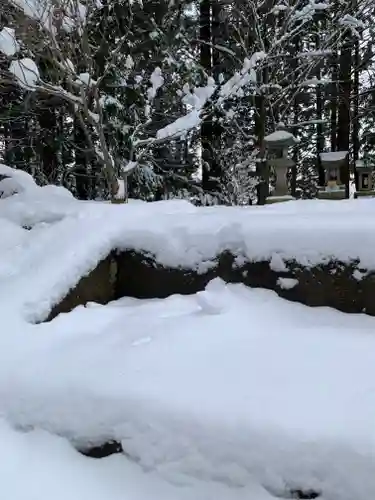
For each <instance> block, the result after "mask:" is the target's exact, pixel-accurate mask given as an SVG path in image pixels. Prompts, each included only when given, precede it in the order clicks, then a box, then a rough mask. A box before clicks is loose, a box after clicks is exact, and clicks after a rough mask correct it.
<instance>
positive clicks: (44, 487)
mask: <svg viewBox="0 0 375 500" xmlns="http://www.w3.org/2000/svg"><path fill="white" fill-rule="evenodd" d="M2 168H3V170H2V169H1V168H0V173H1V171H3V172H7V173H8V174H10V173H12V169H9V170H8V169H7V168H6V167H5V166H4V167H2ZM13 177H14V178H16V174H15V175H14V176H13ZM26 178H28V177H27V176H26V177H25V179H26ZM27 182H28V181H25V184H24V186H23V187H24V188H23V189H22V190H20V192H18V193H17V194H14V195H13V196H9V197H7V198H5V199H0V232H1V234H2V236H3V238H2V239H1V240H0V252H1V259H0V315H1V319H2V326H3V327H2V329H1V335H0V416H1V417H0V440H1V443H2V446H1V449H0V497H1V498H12V500H47V499H48V500H49V499H50V498H55V499H56V500H60V499H61V500H62V499H63V498H69V499H70V500H86V499H87V500H104V499H105V500H154V499H155V498H157V499H158V498H163V499H165V500H212V499H215V500H245V499H248V498H250V499H254V500H276V499H277V498H292V497H293V495H292V493H291V492H292V490H298V489H301V490H304V491H307V490H310V489H311V490H314V491H316V492H319V493H321V496H320V498H321V500H353V499H355V500H370V499H372V498H374V497H375V476H374V474H373V471H374V466H375V430H374V426H373V422H374V418H375V391H374V379H375V337H374V335H373V331H374V327H375V318H373V317H369V316H366V315H358V314H357V315H356V314H353V315H346V314H343V313H340V312H338V311H334V310H331V309H328V308H314V309H312V308H308V307H305V306H302V305H300V304H296V303H292V302H287V301H284V300H282V299H280V298H279V297H277V295H276V294H275V293H273V292H269V291H265V290H258V289H248V288H246V287H244V286H243V285H226V284H225V283H224V282H222V281H221V280H220V279H215V280H213V281H211V282H210V283H209V284H208V285H207V287H206V289H205V290H203V291H201V292H199V293H197V294H195V295H191V296H184V297H182V296H172V297H169V298H167V299H164V300H157V299H155V300H137V299H132V298H123V299H120V300H118V301H116V302H113V303H111V304H108V305H106V306H101V305H98V304H88V305H87V306H86V307H83V306H81V307H78V308H76V309H75V310H74V311H72V312H71V313H69V314H62V315H60V316H58V317H57V318H56V319H55V320H53V321H52V322H49V323H41V324H32V322H33V321H36V320H38V319H41V318H43V316H45V314H46V313H48V311H49V310H50V308H51V305H52V304H54V303H56V301H58V300H60V299H61V298H62V297H63V296H64V294H66V293H67V291H68V290H69V288H70V287H71V286H74V284H75V283H76V282H77V280H78V279H79V278H80V277H81V276H82V275H84V274H85V273H87V272H88V271H89V270H90V269H92V268H93V267H95V266H96V264H97V262H98V261H100V260H101V259H102V258H103V257H105V256H106V255H107V254H108V252H109V251H110V250H112V249H113V248H131V249H142V250H145V251H147V252H151V253H155V254H156V256H157V258H158V259H159V260H160V261H161V262H163V263H165V264H167V265H178V264H179V265H181V266H186V267H190V266H196V267H198V268H199V266H204V265H207V266H209V265H210V264H211V263H212V258H213V257H214V256H215V255H216V254H217V253H219V252H222V251H223V250H225V249H230V250H231V251H232V252H233V253H234V254H236V255H237V263H238V265H240V264H241V263H243V262H245V261H246V260H248V259H254V260H257V259H258V260H263V259H265V258H268V259H270V260H271V265H272V267H273V268H274V269H279V270H283V269H284V270H285V259H286V257H288V256H289V257H293V258H295V259H297V260H299V261H300V262H301V263H302V264H303V265H309V264H311V263H314V262H324V261H325V260H327V259H330V258H333V257H337V258H341V259H343V260H345V259H350V258H359V259H360V261H361V266H362V267H361V269H366V267H369V268H371V265H372V266H373V267H372V268H373V269H374V268H375V257H374V255H373V252H372V248H373V247H374V244H375V241H374V240H375V236H374V234H375V232H374V231H372V230H371V229H372V228H373V224H374V222H373V221H374V211H375V201H374V200H371V199H369V200H346V201H337V202H336V203H331V202H326V201H319V200H314V201H306V202H305V201H300V202H298V201H291V202H288V203H280V204H278V205H271V206H266V207H248V208H228V207H207V208H197V207H194V206H192V205H190V204H189V203H187V202H184V201H168V202H157V203H144V202H136V201H131V202H130V203H129V204H128V205H124V206H121V205H114V206H112V205H110V204H107V203H105V202H78V201H77V200H75V199H74V198H73V197H72V196H71V195H70V194H69V192H67V191H66V190H64V189H63V188H57V187H53V186H46V187H44V188H41V187H38V186H36V185H35V184H33V183H29V185H28V184H27ZM24 226H29V230H26V229H24V228H23V227H24ZM348 235H349V236H348ZM358 241H361V245H358V244H357V242H358ZM366 264H368V266H366ZM362 274H363V273H361V275H362ZM353 276H354V277H355V278H356V279H360V276H359V275H358V276H357V275H354V274H353ZM278 284H279V286H281V287H283V288H290V287H292V286H294V285H296V284H297V283H295V280H291V279H290V278H280V279H279V282H278ZM25 431H27V432H25ZM110 439H115V440H117V441H121V443H122V446H123V449H124V454H121V455H116V456H112V457H108V458H106V459H101V460H93V459H89V458H87V457H83V456H82V455H80V454H78V453H77V452H76V451H75V450H74V449H73V448H72V446H71V444H69V442H70V443H72V444H73V445H75V446H77V447H87V446H88V445H90V444H91V445H95V444H101V443H103V442H104V441H107V440H110Z"/></svg>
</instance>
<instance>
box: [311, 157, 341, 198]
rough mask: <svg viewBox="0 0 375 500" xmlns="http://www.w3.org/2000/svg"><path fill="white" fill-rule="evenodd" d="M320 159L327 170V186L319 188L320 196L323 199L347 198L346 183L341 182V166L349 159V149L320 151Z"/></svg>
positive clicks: (325, 170)
mask: <svg viewBox="0 0 375 500" xmlns="http://www.w3.org/2000/svg"><path fill="white" fill-rule="evenodd" d="M320 160H321V163H322V167H323V169H324V172H325V186H320V187H319V189H318V198H320V199H322V200H343V199H344V198H346V190H345V184H343V183H342V182H341V178H340V168H342V167H343V166H345V163H347V161H348V152H347V151H332V152H331V153H320Z"/></svg>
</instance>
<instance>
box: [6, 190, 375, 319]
mask: <svg viewBox="0 0 375 500" xmlns="http://www.w3.org/2000/svg"><path fill="white" fill-rule="evenodd" d="M4 219H6V220H4ZM374 221H375V200H363V199H362V200H348V201H342V202H337V203H331V202H330V201H328V202H327V201H318V200H314V201H296V202H288V203H281V204H278V205H277V206H276V205H273V206H267V207H249V208H228V207H213V208H197V207H194V206H192V205H191V204H189V203H187V202H184V201H168V202H158V203H151V204H146V203H142V202H131V203H129V204H128V205H126V206H118V205H116V206H111V205H109V204H106V203H98V202H86V203H84V202H78V201H77V200H75V199H74V198H72V197H71V196H69V194H67V192H66V191H65V190H62V189H58V188H55V187H52V186H47V187H44V188H35V189H31V190H30V189H29V190H27V191H25V192H22V193H20V194H17V195H14V196H12V197H9V198H6V199H3V200H0V226H1V228H2V227H3V226H4V229H1V230H2V231H6V234H7V235H8V237H9V242H8V239H7V242H6V243H1V244H0V245H6V246H7V248H5V249H4V251H6V252H7V253H6V256H5V258H3V259H2V261H1V262H0V278H1V283H0V300H2V301H3V302H4V301H5V302H6V303H7V307H9V308H12V309H13V310H14V312H15V313H16V314H22V315H23V316H26V317H27V318H28V319H29V320H31V321H38V320H40V319H44V318H45V317H46V316H47V315H48V313H49V312H50V310H51V308H52V306H53V305H55V304H56V303H58V302H59V301H60V300H61V299H62V298H63V297H64V296H65V295H66V294H67V292H68V291H69V289H71V288H73V287H74V286H75V285H76V284H77V283H78V281H79V280H80V278H81V277H82V276H84V275H85V274H87V273H88V272H90V271H91V270H92V269H94V268H95V267H96V265H97V263H98V262H99V261H100V260H101V259H103V258H105V257H106V256H107V255H108V254H109V252H110V251H111V250H113V249H115V248H117V249H124V250H125V249H132V250H136V251H141V252H144V253H150V254H152V255H154V257H155V259H156V261H157V262H158V263H160V264H163V265H165V266H169V267H184V268H187V269H198V270H202V271H204V270H205V269H207V268H208V267H209V266H210V264H211V263H212V262H213V260H214V259H215V258H216V257H217V256H218V255H219V254H220V253H222V252H223V251H225V250H228V251H230V252H232V254H234V255H235V256H238V262H239V263H241V262H243V260H245V261H246V260H250V261H260V260H272V261H274V262H278V265H281V264H282V262H283V261H285V260H295V261H296V262H298V263H300V264H302V265H303V266H314V265H317V264H321V263H327V262H329V261H330V260H340V261H342V262H350V261H353V260H358V261H359V264H358V266H359V267H360V268H361V269H364V270H375V253H374V252H373V248H375V231H374V230H373V229H374V225H375V222H374ZM12 223H14V226H13V230H12V227H11V225H12ZM22 227H28V228H29V227H32V228H33V229H32V230H31V231H27V230H26V229H22ZM11 233H12V234H11ZM12 242H13V243H12ZM12 245H13V246H12ZM25 249H27V251H25ZM29 283H33V284H34V287H33V290H32V293H30V287H29V286H28V284H29Z"/></svg>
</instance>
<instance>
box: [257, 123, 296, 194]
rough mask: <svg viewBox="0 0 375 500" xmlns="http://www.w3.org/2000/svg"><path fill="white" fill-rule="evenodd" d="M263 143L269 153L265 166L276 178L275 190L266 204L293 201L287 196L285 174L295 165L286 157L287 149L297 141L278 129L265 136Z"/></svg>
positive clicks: (289, 134) (291, 135) (286, 132)
mask: <svg viewBox="0 0 375 500" xmlns="http://www.w3.org/2000/svg"><path fill="white" fill-rule="evenodd" d="M264 142H265V145H266V147H267V150H268V153H269V154H268V155H267V156H268V159H267V165H268V166H269V167H271V168H273V170H274V172H275V176H276V185H275V189H274V191H273V193H272V196H269V197H268V198H267V203H276V202H280V201H289V200H294V198H293V196H291V195H290V194H289V189H288V182H287V173H288V169H290V168H293V167H294V166H295V163H294V161H293V160H292V159H291V158H289V157H288V149H289V147H290V146H294V145H295V144H296V143H297V139H296V138H295V137H294V135H293V134H291V133H290V132H288V131H287V130H282V129H279V130H276V131H275V132H273V133H272V134H270V135H267V136H266V137H265V138H264Z"/></svg>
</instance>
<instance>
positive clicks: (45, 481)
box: [0, 421, 272, 500]
mask: <svg viewBox="0 0 375 500" xmlns="http://www.w3.org/2000/svg"><path fill="white" fill-rule="evenodd" d="M0 439H1V444H2V446H1V450H0V496H1V498H8V499H12V500H51V498H53V499H55V500H66V499H67V498H68V499H69V500H155V498H156V499H163V500H177V499H178V500H207V499H209V498H214V499H215V500H216V499H217V500H241V498H242V497H241V495H242V492H238V491H235V490H230V489H229V488H228V487H225V486H221V485H217V484H214V483H202V482H201V481H193V480H191V481H190V483H189V484H188V485H184V487H183V488H181V487H179V486H178V485H173V484H171V483H167V482H166V481H163V480H162V479H161V478H160V477H158V476H157V475H156V474H155V473H150V472H149V473H147V472H144V471H142V469H141V468H140V467H139V466H137V465H136V464H134V463H131V462H130V461H129V460H127V459H126V458H125V457H124V456H121V457H120V456H112V457H109V458H106V459H102V460H92V459H89V458H86V457H83V456H82V455H80V454H78V453H77V452H76V451H75V450H74V449H73V448H72V447H71V446H70V445H69V444H68V443H67V442H66V441H65V440H63V439H61V438H59V437H56V436H52V435H51V434H48V433H46V432H43V431H40V430H35V431H31V432H28V433H20V432H17V431H15V430H14V429H12V428H11V427H10V426H9V425H8V424H7V423H6V422H4V421H0ZM258 490H260V488H258ZM253 493H254V490H253V489H251V490H247V494H253ZM255 493H257V500H272V499H271V497H270V496H269V495H268V494H266V493H265V492H264V493H263V495H262V492H261V491H256V490H255Z"/></svg>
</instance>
